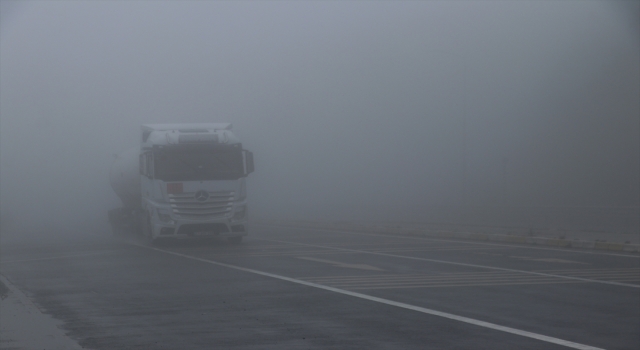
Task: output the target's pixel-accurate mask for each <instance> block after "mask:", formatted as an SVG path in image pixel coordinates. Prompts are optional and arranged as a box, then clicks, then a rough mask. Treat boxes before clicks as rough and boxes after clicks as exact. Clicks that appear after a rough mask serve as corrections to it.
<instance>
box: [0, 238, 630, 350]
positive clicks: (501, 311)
mask: <svg viewBox="0 0 640 350" xmlns="http://www.w3.org/2000/svg"><path fill="white" fill-rule="evenodd" d="M0 258H1V261H0V262H1V265H0V272H2V274H3V275H4V276H6V277H7V278H8V279H9V280H10V281H11V282H12V283H13V284H14V285H15V286H17V287H18V288H20V290H22V291H23V292H24V293H25V294H26V295H28V296H29V297H30V298H31V299H32V300H33V301H34V303H35V304H36V305H38V306H39V307H40V309H41V310H43V311H44V312H46V313H49V314H51V315H52V316H53V317H55V318H57V319H59V320H61V321H62V322H64V329H65V331H66V332H67V334H68V335H69V336H70V337H72V338H74V339H76V340H77V341H78V342H79V344H80V345H82V346H83V347H85V348H89V349H109V350H113V349H212V348H220V349H232V348H239V349H269V348H271V349H326V348H337V349H594V348H602V349H640V258H639V257H638V255H633V254H616V253H601V252H595V251H579V250H563V249H546V248H541V247H532V246H520V245H508V244H492V243H480V242H465V241H447V240H435V239H424V238H410V237H393V236H381V235H371V234H359V233H349V232H331V231H323V230H312V229H293V228H282V227H271V226H253V227H252V232H251V236H249V237H247V238H246V240H245V241H244V242H243V243H242V244H240V245H231V244H227V243H224V242H191V243H173V244H168V243H167V244H161V245H157V246H153V247H148V246H145V245H143V244H141V243H140V242H138V241H137V240H134V239H119V240H116V239H112V238H109V237H94V236H92V237H90V238H82V237H81V236H80V235H75V236H72V237H70V238H66V239H64V240H53V239H47V240H43V241H40V242H38V243H34V242H33V241H32V242H30V243H24V242H23V243H21V242H19V241H16V242H11V243H7V244H3V246H2V254H1V256H0Z"/></svg>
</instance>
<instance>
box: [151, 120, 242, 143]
mask: <svg viewBox="0 0 640 350" xmlns="http://www.w3.org/2000/svg"><path fill="white" fill-rule="evenodd" d="M231 126H232V125H231V123H184V124H145V125H142V148H152V147H153V146H168V145H178V144H226V145H233V144H239V143H240V140H239V139H238V138H237V137H236V136H235V135H234V134H233V132H231Z"/></svg>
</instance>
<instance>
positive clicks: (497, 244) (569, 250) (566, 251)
mask: <svg viewBox="0 0 640 350" xmlns="http://www.w3.org/2000/svg"><path fill="white" fill-rule="evenodd" d="M256 226H265V227H286V228H292V229H296V230H310V231H325V232H335V233H347V234H350V235H364V236H376V237H387V238H389V237H395V238H404V239H413V240H423V241H435V242H450V243H458V244H476V245H490V246H497V247H509V248H514V247H516V248H523V249H539V250H553V251H558V252H565V253H575V254H592V255H609V256H621V257H625V258H640V255H630V254H616V253H601V252H588V251H583V250H578V249H575V250H573V249H557V248H546V247H532V246H528V245H524V244H518V243H513V244H500V243H484V242H474V241H465V240H463V239H458V240H454V239H444V238H428V237H410V236H403V235H391V234H389V235H383V234H377V233H368V232H354V231H344V230H330V229H322V228H309V227H297V226H279V225H265V224H256Z"/></svg>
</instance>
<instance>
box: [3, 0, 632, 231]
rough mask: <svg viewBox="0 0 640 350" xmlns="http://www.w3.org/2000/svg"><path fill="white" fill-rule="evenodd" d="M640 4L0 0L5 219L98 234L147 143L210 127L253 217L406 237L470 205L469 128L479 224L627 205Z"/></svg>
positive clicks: (629, 202) (472, 189)
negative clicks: (390, 228)
mask: <svg viewBox="0 0 640 350" xmlns="http://www.w3.org/2000/svg"><path fill="white" fill-rule="evenodd" d="M638 6H639V5H638V3H637V2H634V1H628V2H610V1H606V2H604V1H603V2H599V1H558V2H549V1H529V2H528V1H517V2H516V1H513V2H510V1H498V2H492V1H476V2H473V1H456V2H449V1H443V2H438V1H424V2H420V1H411V2H397V1H393V2H391V1H383V2H368V1H367V2H364V1H354V2H335V1H327V2H291V1H287V2H208V1H198V2H182V1H180V2H178V1H164V2H148V1H139V2H124V1H120V2H107V1H104V2H99V1H86V2H80V1H70V2H65V1H55V2H46V1H43V2H19V3H15V2H8V1H3V2H2V5H1V7H0V9H1V11H2V13H1V14H2V17H1V22H0V31H1V32H0V40H1V41H0V118H1V119H0V195H1V197H0V199H1V205H2V210H3V212H7V211H10V212H11V213H12V214H11V215H12V216H13V217H17V218H20V220H22V222H23V223H25V224H26V222H27V221H30V222H31V223H33V222H37V223H41V224H43V225H45V224H46V225H54V226H55V225H58V226H60V227H64V226H66V225H69V222H78V223H80V222H90V221H91V220H103V219H104V218H105V217H106V210H107V209H109V208H112V207H115V206H117V205H118V199H117V197H116V196H115V195H114V194H113V193H112V192H111V189H110V188H109V183H108V179H107V177H108V169H109V166H110V165H111V162H112V159H113V156H112V155H113V154H115V153H118V152H120V151H123V150H125V149H127V148H130V147H131V146H135V145H136V144H137V143H138V141H139V126H140V124H143V123H155V122H207V121H215V122H217V121H220V122H231V123H233V124H234V130H235V131H236V133H237V134H238V135H239V136H240V137H241V138H242V140H243V143H244V146H245V148H247V149H250V150H252V151H254V153H255V157H256V168H257V171H256V173H254V174H252V175H251V176H250V182H249V191H250V196H251V198H252V199H251V203H252V214H253V215H254V217H255V216H262V217H270V218H277V217H301V218H305V217H306V218H318V217H320V218H329V219H348V218H355V219H367V218H378V219H393V218H398V217H403V218H407V219H412V220H418V219H419V218H420V217H421V216H422V215H423V211H424V210H428V209H427V208H428V207H430V206H458V205H460V204H461V203H462V202H463V196H462V188H463V175H462V174H463V171H462V168H463V166H462V164H463V154H464V147H463V137H464V132H463V129H464V128H463V125H464V120H465V119H466V125H467V128H466V129H467V133H466V138H465V139H466V144H467V151H466V155H467V180H466V181H467V182H466V183H467V189H468V202H469V204H470V205H488V206H491V205H501V204H503V203H505V202H506V203H507V204H509V205H516V206H531V205H536V206H637V205H638V204H639V203H638V202H639V196H640V192H639V183H640V175H639V174H640V165H639V162H640V161H639V159H640V154H639V150H640V141H639V140H640V136H639V135H640V117H639V116H640V101H639V99H640V97H639V96H640V68H639V63H638V62H640V43H639V42H640V35H639V30H640V27H639V25H638V23H639V22H638V18H639V10H638V8H639V7H638ZM504 159H508V163H507V166H506V170H507V172H506V173H507V177H506V188H505V182H504V178H503V160H504ZM27 218H38V219H41V220H27ZM104 220H106V219H104Z"/></svg>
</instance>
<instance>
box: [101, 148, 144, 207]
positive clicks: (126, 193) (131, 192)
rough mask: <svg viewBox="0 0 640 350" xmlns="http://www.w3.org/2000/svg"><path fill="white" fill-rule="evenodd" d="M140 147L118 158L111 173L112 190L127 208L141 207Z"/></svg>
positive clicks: (129, 150) (123, 153)
mask: <svg viewBox="0 0 640 350" xmlns="http://www.w3.org/2000/svg"><path fill="white" fill-rule="evenodd" d="M139 156H140V146H138V147H134V148H131V149H128V150H126V151H124V152H122V153H120V154H118V155H117V156H116V159H115V160H114V161H113V164H111V170H110V171H109V182H111V188H113V191H114V192H115V193H116V194H117V195H118V197H120V200H122V204H123V206H124V207H125V208H137V207H139V206H140V165H139Z"/></svg>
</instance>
